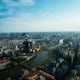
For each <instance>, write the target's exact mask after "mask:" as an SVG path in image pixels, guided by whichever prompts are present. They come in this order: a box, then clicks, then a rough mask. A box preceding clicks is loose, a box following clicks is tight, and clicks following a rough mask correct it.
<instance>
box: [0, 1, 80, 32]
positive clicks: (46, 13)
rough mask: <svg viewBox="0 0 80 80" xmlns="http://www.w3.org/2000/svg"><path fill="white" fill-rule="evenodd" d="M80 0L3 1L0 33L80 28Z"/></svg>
mask: <svg viewBox="0 0 80 80" xmlns="http://www.w3.org/2000/svg"><path fill="white" fill-rule="evenodd" d="M79 8H80V0H1V1H0V32H38V31H39V32H40V31H42V32H43V31H80V22H79V21H80V9H79Z"/></svg>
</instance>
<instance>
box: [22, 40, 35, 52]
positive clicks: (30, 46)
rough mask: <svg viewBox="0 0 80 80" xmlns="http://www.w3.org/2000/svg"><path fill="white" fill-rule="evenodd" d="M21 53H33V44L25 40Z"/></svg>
mask: <svg viewBox="0 0 80 80" xmlns="http://www.w3.org/2000/svg"><path fill="white" fill-rule="evenodd" d="M23 51H24V52H25V53H29V52H33V42H32V41H30V40H25V41H24V42H23Z"/></svg>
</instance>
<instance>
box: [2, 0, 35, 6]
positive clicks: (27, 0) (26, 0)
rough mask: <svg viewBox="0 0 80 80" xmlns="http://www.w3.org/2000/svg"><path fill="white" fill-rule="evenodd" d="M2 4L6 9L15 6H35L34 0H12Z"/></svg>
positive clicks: (4, 0)
mask: <svg viewBox="0 0 80 80" xmlns="http://www.w3.org/2000/svg"><path fill="white" fill-rule="evenodd" d="M3 2H4V3H5V4H6V5H7V6H8V7H15V6H33V5H34V4H35V2H34V0H19V1H13V0H3Z"/></svg>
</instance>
